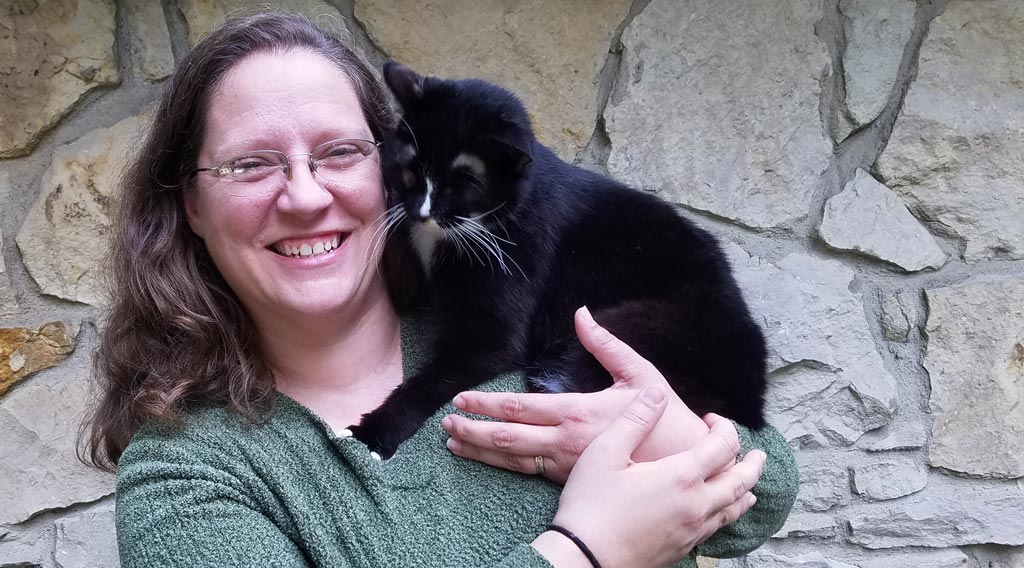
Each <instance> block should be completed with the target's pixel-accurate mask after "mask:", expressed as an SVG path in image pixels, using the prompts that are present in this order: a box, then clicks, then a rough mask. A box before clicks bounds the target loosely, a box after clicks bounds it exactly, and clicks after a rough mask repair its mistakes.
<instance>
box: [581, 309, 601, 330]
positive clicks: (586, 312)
mask: <svg viewBox="0 0 1024 568" xmlns="http://www.w3.org/2000/svg"><path fill="white" fill-rule="evenodd" d="M580 311H581V312H582V313H583V317H584V318H585V319H586V322H587V323H589V324H592V325H597V322H596V321H594V315H593V314H591V313H590V308H588V307H586V306H583V307H582V308H580Z"/></svg>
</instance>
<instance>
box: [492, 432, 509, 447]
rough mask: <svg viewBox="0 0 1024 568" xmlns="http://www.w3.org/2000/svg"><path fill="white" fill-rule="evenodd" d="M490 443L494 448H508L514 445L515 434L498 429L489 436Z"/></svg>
mask: <svg viewBox="0 0 1024 568" xmlns="http://www.w3.org/2000/svg"><path fill="white" fill-rule="evenodd" d="M491 443H492V444H494V447H496V448H502V449H506V448H510V447H512V445H513V444H514V443H515V434H513V433H512V431H511V430H509V429H508V428H498V429H497V430H495V431H494V432H493V433H492V434H491Z"/></svg>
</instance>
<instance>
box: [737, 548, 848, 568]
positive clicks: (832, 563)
mask: <svg viewBox="0 0 1024 568" xmlns="http://www.w3.org/2000/svg"><path fill="white" fill-rule="evenodd" d="M746 561H747V565H749V566H757V568H789V567H790V566H799V567H800V568H859V567H858V566H855V565H853V564H847V563H846V562H840V561H838V560H831V559H829V558H827V557H826V556H825V555H824V554H822V553H820V552H811V553H808V554H800V555H798V556H782V555H779V554H774V553H771V552H769V551H767V550H764V549H759V550H755V551H754V552H751V553H750V554H748V555H747V557H746Z"/></svg>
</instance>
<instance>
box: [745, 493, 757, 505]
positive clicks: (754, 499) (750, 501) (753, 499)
mask: <svg viewBox="0 0 1024 568" xmlns="http://www.w3.org/2000/svg"><path fill="white" fill-rule="evenodd" d="M754 503H757V497H755V496H754V495H753V494H751V495H750V497H747V506H748V507H753V506H754Z"/></svg>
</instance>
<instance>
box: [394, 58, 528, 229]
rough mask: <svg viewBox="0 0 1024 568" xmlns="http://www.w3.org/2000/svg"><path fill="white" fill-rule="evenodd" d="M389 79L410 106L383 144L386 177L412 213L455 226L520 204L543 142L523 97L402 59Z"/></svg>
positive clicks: (404, 105)
mask: <svg viewBox="0 0 1024 568" xmlns="http://www.w3.org/2000/svg"><path fill="white" fill-rule="evenodd" d="M384 79H385V81H386V82H387V85H388V87H390V89H391V92H392V93H394V95H395V98H396V99H397V100H398V103H399V104H400V105H401V107H402V111H403V114H402V120H401V121H399V123H398V126H397V128H396V129H395V132H394V134H393V135H391V136H390V137H389V138H388V139H387V140H385V141H384V144H383V145H382V148H381V164H382V167H383V171H384V182H385V184H386V185H387V187H388V188H389V190H390V191H391V192H392V195H393V196H394V197H396V198H397V199H398V200H399V201H400V202H401V203H402V205H403V207H404V208H405V212H406V215H407V216H408V218H409V219H411V220H413V221H414V222H415V221H419V222H431V221H432V222H434V223H436V224H437V225H439V226H441V227H451V226H456V225H459V224H460V223H464V222H465V219H467V218H469V219H478V220H479V221H480V222H481V223H484V224H488V223H489V222H490V220H491V219H499V221H498V222H500V218H501V217H502V216H504V215H508V214H509V213H510V212H512V211H514V210H515V208H516V207H517V205H518V204H519V203H520V201H521V199H522V197H523V195H524V192H525V191H526V190H527V187H528V183H527V180H528V176H529V171H530V162H531V161H532V160H533V148H534V144H535V143H536V142H535V139H534V136H533V132H532V130H531V127H530V120H529V118H528V116H527V114H526V109H525V108H524V107H523V105H522V103H520V102H519V100H518V99H517V98H516V97H515V96H514V95H513V94H512V93H510V92H508V91H506V90H505V89H502V88H500V87H498V86H496V85H493V84H490V83H487V82H485V81H480V80H474V79H467V80H446V79H439V78H436V77H424V76H422V75H418V74H417V73H415V72H414V71H412V70H410V69H408V68H407V67H404V66H402V65H400V64H398V63H388V64H387V65H385V66H384ZM481 216H483V217H481Z"/></svg>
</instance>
